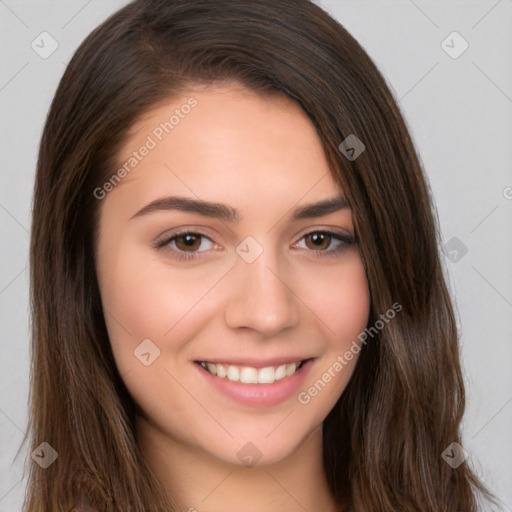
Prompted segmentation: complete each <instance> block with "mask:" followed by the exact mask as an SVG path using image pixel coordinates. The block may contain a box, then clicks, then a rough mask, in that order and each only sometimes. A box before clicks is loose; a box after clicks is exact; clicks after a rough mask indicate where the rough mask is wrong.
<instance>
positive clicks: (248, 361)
mask: <svg viewBox="0 0 512 512" xmlns="http://www.w3.org/2000/svg"><path fill="white" fill-rule="evenodd" d="M308 359H313V358H312V357H303V356H297V357H295V356H284V357H272V358H269V359H256V358H233V357H226V359H222V358H220V357H212V358H204V359H196V360H195V362H198V363H199V362H206V363H213V364H225V365H233V366H250V367H252V368H266V367H268V366H281V365H283V364H290V363H297V362H300V361H306V360H308Z"/></svg>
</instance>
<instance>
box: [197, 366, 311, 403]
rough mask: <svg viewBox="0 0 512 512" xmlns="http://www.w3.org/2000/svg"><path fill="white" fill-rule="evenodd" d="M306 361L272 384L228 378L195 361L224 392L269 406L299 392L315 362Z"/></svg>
mask: <svg viewBox="0 0 512 512" xmlns="http://www.w3.org/2000/svg"><path fill="white" fill-rule="evenodd" d="M313 361H314V360H313V359H309V360H308V361H306V362H305V363H304V364H303V365H302V366H301V367H300V368H299V369H298V370H297V371H296V372H295V373H294V374H293V375H292V376H291V377H285V378H284V379H281V380H277V381H275V382H273V383H272V384H244V383H243V382H235V381H231V380H229V379H227V378H222V377H216V376H215V375H212V374H211V373H210V372H209V371H208V370H205V369H204V368H203V367H202V366H200V365H199V364H196V363H194V366H195V367H197V370H198V372H199V373H200V374H201V376H202V377H203V378H204V379H205V380H206V382H207V383H208V384H209V385H211V386H212V387H214V388H215V389H217V390H218V391H220V392H221V393H222V394H224V395H226V396H228V397H229V398H231V399H233V400H235V401H236V402H238V403H240V404H242V405H250V406H253V407H269V406H273V405H278V404H280V403H282V402H284V401H285V400H288V399H289V398H290V397H291V396H293V395H294V394H296V393H297V391H298V389H299V388H300V386H301V384H302V383H303V382H304V379H305V378H306V376H307V374H308V373H309V370H310V368H311V366H312V364H313Z"/></svg>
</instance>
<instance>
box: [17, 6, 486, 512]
mask: <svg viewBox="0 0 512 512" xmlns="http://www.w3.org/2000/svg"><path fill="white" fill-rule="evenodd" d="M233 81H234V82H238V83H241V84H243V85H244V86H245V87H247V88H249V89H250V90H253V91H256V92H259V93H265V94H266V93H268V94H273V93H276V94H284V95H286V96H287V97H289V98H291V99H292V100H294V101H295V102H297V103H298V104H299V105H300V106H301V107H302V109H303V110H304V111H305V112H306V114H307V115H308V116H309V119H310V120H311V122H312V123H313V125H314V126H315V128H316V130H317V133H318V136H319V138H320V140H321V142H322V145H323V148H324V150H325V154H326V156H327V159H328V162H329V165H330V168H331V172H332V175H333V178H334V180H335V181H336V183H338V184H339V185H340V186H341V187H342V189H343V191H344V192H345V194H346V196H347V198H348V200H349V202H350V204H351V206H352V208H353V215H354V224H355V227H356V231H357V233H358V238H359V240H360V251H361V257H362V260H363V263H364V266H365V270H366V274H367V278H368V283H369V287H370V293H371V312H370V318H369V321H368V325H373V324H374V323H375V322H376V321H377V320H378V319H379V318H380V315H382V314H384V313H385V312H386V311H387V310H388V309H389V307H390V305H391V304H393V303H395V302H398V303H399V304H400V305H401V306H402V311H401V312H400V314H399V315H397V318H396V320H394V321H393V322H390V323H389V324H388V325H387V326H386V329H383V330H381V331H380V332H379V333H378V334H377V335H375V337H374V338H373V339H372V340H371V342H369V343H368V344H366V345H365V346H364V348H363V350H362V351H361V354H360V357H359V360H358V363H357V366H356V370H355V372H354V375H353V377H352V379H351V381H350V383H349V385H348V387H347V388H346V390H345V391H344V393H343V394H342V396H341V398H340V400H339V401H338V403H337V404H336V406H335V407H334V408H333V410H332V411H331V412H330V414H329V416H328V417H327V418H326V420H325V422H324V467H325V472H326V475H327V479H328V482H329V485H330V490H331V492H332V494H333V496H334V497H335V499H336V500H337V501H339V502H340V503H341V504H343V505H345V507H346V508H345V510H347V511H372V512H377V511H382V512H389V511H390V510H400V511H401V512H412V511H414V512H419V511H421V512H427V511H428V512H434V511H435V512H440V511H449V512H453V511H458V510H460V511H464V512H471V511H475V510H476V509H477V505H476V498H475V491H476V490H480V491H484V492H485V490H484V488H483V486H481V484H480V483H479V482H478V480H477V479H476V477H475V476H474V475H473V473H472V472H471V470H470V469H469V468H468V466H467V464H466V463H465V462H464V463H462V464H461V465H460V466H459V467H458V468H456V469H452V467H450V466H449V465H448V464H447V463H446V462H445V461H444V460H443V459H442V457H441V454H442V452H443V451H444V450H445V449H446V448H447V446H449V445H450V444H451V443H452V442H460V437H459V424H460V421H461V417H462V414H463V410H464V387H463V381H462V377H461V368H460V362H459V353H458V335H457V331H456V324H455V320H454V313H453V309H452V304H451V301H450V297H449V294H448V292H447V288H446V284H445V278H444V276H443V270H442V267H441V263H440V257H439V253H438V243H439V239H438V228H437V225H436V222H435V219H434V217H433V214H432V211H433V206H432V203H431V199H430V192H429V189H428V187H427V184H426V181H425V178H424V176H423V173H422V169H421V166H420V163H419V161H418V157H417V155H416V152H415V150H414V148H413V144H412V142H411V139H410V136H409V134H408V131H407V128H406V125H405V123H404V121H403V119H402V116H401V114H400V111H399V109H398V107H397V105H396V103H395V101H394V99H393V97H392V95H391V93H390V91H389V90H388V88H387V86H386V84H385V81H384V79H383V78H382V76H381V75H380V73H379V72H378V70H377V69H376V67H375V65H374V64H373V63H372V61H371V60H370V58H369V57H368V55H367V54H366V53H365V51H364V50H363V49H362V48H361V46H360V45H359V44H358V43H357V42H356V41H355V40H354V39H353V38H352V37H351V36H350V35H349V34H348V33H347V31H346V30H345V29H344V28H343V27H342V26H341V25H340V24H338V23H337V22H336V21H335V20H333V19H332V18H331V17H330V16H329V15H327V14H326V13H325V12H324V11H323V10H322V9H321V8H319V7H318V6H316V5H315V4H313V3H311V2H309V1H307V0H246V1H243V0H215V1H208V0H138V1H135V2H132V3H130V4H128V5H127V6H126V7H124V8H122V9H121V10H120V11H118V12H117V13H116V14H114V15H113V16H112V17H111V18H109V19H108V20H107V21H106V22H104V23H103V24H102V25H101V26H100V27H98V28H97V29H96V30H94V32H92V34H90V35H89V37H87V39H86V40H85V41H84V43H83V44H82V45H81V46H80V48H79V49H78V50H77V52H76V54H75V55H74V57H73V59H72V60H71V62H70V64H69V66H68V67H67V69H66V72H65V74H64V76H63V78H62V80H61V82H60V85H59V87H58V90H57V92H56V95H55V98H54V100H53V103H52V105H51V109H50V112H49V115H48V118H47V122H46V126H45V129H44V133H43V137H42V141H41V147H40V153H39V161H38V167H37V176H36V185H35V194H34V203H33V219H32V222H33V224H32V226H33V228H32V235H31V236H32V238H31V255H30V256H31V303H32V309H33V341H32V365H33V368H32V389H31V410H30V423H29V426H30V432H31V442H32V445H33V447H34V448H35V447H36V446H38V445H39V444H40V443H41V442H42V441H46V442H48V443H49V444H50V445H51V446H52V447H54V448H55V450H56V451H57V452H58V454H59V458H58V463H56V464H53V465H52V466H50V467H49V468H48V469H46V470H43V469H41V468H39V467H38V466H37V465H36V464H32V466H31V468H30V485H29V487H28V493H27V498H26V502H25V509H24V510H25V511H26V512H36V511H44V512H50V511H52V512H54V511H56V510H63V511H64V510H65V511H69V510H70V508H72V507H73V506H74V505H75V504H76V503H75V500H76V492H77V489H80V488H81V486H83V485H86V488H87V492H88V493H89V494H90V496H91V499H92V500H93V501H94V502H95V503H96V507H97V508H99V509H100V510H105V511H114V510H115V511H118V510H123V511H127V510H130V511H133V512H143V511H148V510H152V511H153V510H154V511H157V510H158V511H163V510H174V508H173V506H172V504H169V503H168V497H167V496H165V494H164V493H163V491H162V490H161V488H160V486H159V484H158V480H157V478H156V477H155V475H153V474H152V473H151V471H150V470H149V468H148V466H147V464H146V463H145V461H144V458H143V457H142V454H141V452H140V450H139V448H138V446H137V442H136V435H135V432H134V403H133V400H132V398H131V397H130V395H129V394H128V392H127V390H126V388H125V386H124V383H123V381H122V379H121V377H120V375H119V373H118V371H117V369H116V365H115V361H114V358H113V355H112V352H111V349H110V344H109V339H108V334H107V330H106V326H105V320H104V317H103V310H102V306H101V298H100V294H99V290H98V283H97V278H96V270H95V259H94V255H95V253H94V248H95V240H96V231H97V225H98V210H99V206H100V202H99V201H98V200H97V199H96V197H95V195H94V193H93V191H94V190H95V189H96V188H97V187H101V185H102V184H103V183H105V182H106V180H108V179H109V178H110V176H111V175H112V170H113V169H116V168H117V165H118V162H117V157H118V152H119V149H120V147H121V145H122V144H123V142H124V141H125V140H126V137H127V134H128V131H129V129H130V127H131V126H133V124H134V123H135V122H136V121H137V120H138V119H139V118H140V117H141V116H142V115H143V114H144V113H145V112H147V111H148V110H149V109H150V108H152V107H154V106H156V105H157V104H159V103H160V102H162V101H164V100H166V99H168V98H170V97H173V96H175V95H177V94H179V93H182V92H186V91H187V88H190V87H192V86H194V85H197V84H207V85H210V84H216V83H223V82H233ZM351 134H354V135H356V136H357V138H358V139H360V140H361V141H362V142H363V143H364V145H365V151H364V152H363V153H362V154H361V155H360V156H359V157H358V158H357V159H355V160H350V159H347V158H346V156H345V155H343V154H342V152H341V151H340V150H339V149H338V146H339V145H340V143H341V142H342V141H343V140H344V139H346V138H347V136H349V135H351Z"/></svg>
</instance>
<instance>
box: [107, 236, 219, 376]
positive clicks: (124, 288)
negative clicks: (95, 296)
mask: <svg viewBox="0 0 512 512" xmlns="http://www.w3.org/2000/svg"><path fill="white" fill-rule="evenodd" d="M100 274H101V278H100V283H101V285H100V288H101V296H102V302H103V309H104V315H105V320H106V324H107V328H108V333H109V338H110V343H111V346H112V350H113V353H114V357H115V360H116V362H117V365H118V367H119V369H120V372H121V374H123V373H124V372H126V371H128V370H129V369H132V368H133V367H134V366H135V367H137V365H138V364H140V363H139V362H138V361H137V360H136V359H135V357H134V350H136V349H137V347H138V346H139V345H140V344H141V342H142V341H143V340H147V339H149V340H151V342H152V343H154V345H155V346H156V347H157V348H158V350H160V352H161V354H160V355H161V356H162V359H160V361H159V362H160V363H162V362H163V361H164V359H167V358H170V357H171V356H172V357H173V358H176V357H179V355H180V350H181V349H182V348H183V347H185V346H186V340H188V339H191V338H192V337H193V336H194V334H195V333H197V332H199V331H200V330H201V328H202V326H203V325H204V323H205V322H206V321H207V319H208V318H209V315H210V313H211V311H210V310H209V309H208V308H206V307H204V306H205V303H206V302H207V301H204V300H203V299H204V297H205V295H206V294H207V292H208V290H209V289H210V288H211V287H212V286H213V285H214V284H215V281H216V280H218V276H217V275H216V274H215V273H209V274H208V275H195V274H194V275H193V276H192V275H190V272H183V271H179V270H176V269H173V270H171V269H170V268H169V267H167V266H165V265H162V263H161V262H153V261H152V259H151V257H148V253H147V251H145V250H140V249H138V248H137V247H130V246H129V245H128V244H127V245H126V246H125V248H124V249H123V251H120V252H119V253H117V254H115V253H114V252H111V253H110V254H109V255H108V257H107V258H106V259H104V260H103V265H102V269H101V272H100ZM155 350H156V349H155ZM159 357H160V356H159ZM166 362H167V361H166ZM169 363H170V364H171V365H172V362H171V361H169Z"/></svg>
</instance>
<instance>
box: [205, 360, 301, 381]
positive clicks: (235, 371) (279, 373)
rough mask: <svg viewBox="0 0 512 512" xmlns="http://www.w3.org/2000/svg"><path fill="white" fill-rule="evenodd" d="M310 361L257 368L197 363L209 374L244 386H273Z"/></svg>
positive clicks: (206, 362)
mask: <svg viewBox="0 0 512 512" xmlns="http://www.w3.org/2000/svg"><path fill="white" fill-rule="evenodd" d="M307 361H308V360H306V359H305V360H303V361H297V362H292V363H287V364H281V365H279V366H266V367H264V368H255V367H253V366H238V365H234V364H217V363H210V362H208V361H196V363H197V364H198V365H199V366H201V367H202V368H204V369H205V370H206V371H207V372H208V373H210V374H211V375H214V376H215V377H219V378H221V379H226V380H230V381H232V382H242V383H243V384H273V383H274V382H276V381H279V380H283V379H286V378H287V377H291V376H292V375H294V374H295V373H296V372H297V371H298V370H299V369H300V368H301V367H302V366H303V365H304V363H306V362H307Z"/></svg>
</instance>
